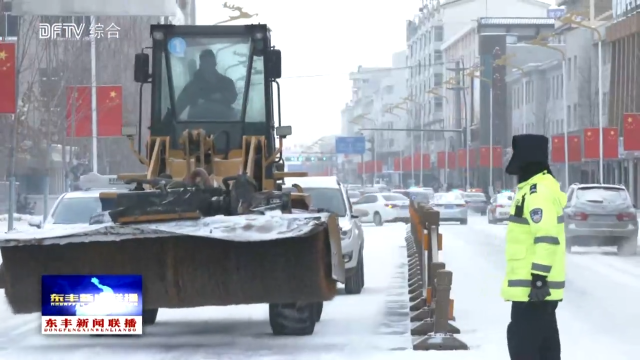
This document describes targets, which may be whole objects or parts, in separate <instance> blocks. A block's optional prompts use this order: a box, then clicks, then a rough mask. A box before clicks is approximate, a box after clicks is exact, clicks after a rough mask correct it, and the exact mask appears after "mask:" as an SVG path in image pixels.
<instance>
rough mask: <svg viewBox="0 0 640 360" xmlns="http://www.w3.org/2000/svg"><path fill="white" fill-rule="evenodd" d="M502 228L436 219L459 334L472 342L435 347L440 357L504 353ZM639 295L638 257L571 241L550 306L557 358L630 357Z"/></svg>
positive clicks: (498, 358)
mask: <svg viewBox="0 0 640 360" xmlns="http://www.w3.org/2000/svg"><path fill="white" fill-rule="evenodd" d="M506 228H507V226H506V225H489V224H487V220H486V218H485V217H479V216H473V217H470V218H469V224H468V225H467V226H462V225H447V224H445V225H443V226H441V232H442V233H443V237H444V239H443V252H442V253H443V258H444V261H445V263H446V264H447V268H448V269H450V270H452V271H453V297H454V299H455V315H456V318H457V320H458V322H457V325H458V326H459V327H460V328H461V330H462V334H461V335H460V338H461V339H462V340H464V341H465V342H467V344H468V345H469V346H470V347H471V348H472V351H470V352H469V353H468V354H465V355H466V356H462V354H449V355H448V356H447V355H445V354H443V353H440V354H439V355H441V356H442V359H456V360H458V359H490V360H508V359H509V356H508V354H507V352H506V326H507V324H508V322H509V315H510V304H509V303H506V302H503V301H502V299H501V298H500V286H501V284H502V279H503V276H504V271H505V261H504V239H505V233H506ZM639 299H640V257H630V258H623V257H618V256H617V255H616V254H615V249H606V248H599V249H591V250H585V249H580V248H578V249H575V248H574V253H573V254H567V288H566V290H565V301H563V302H562V303H561V304H560V307H559V310H558V317H559V319H558V321H559V326H560V333H561V340H562V358H563V359H564V360H582V359H615V360H627V359H629V360H631V359H638V354H640V341H639V340H640V306H639V304H640V300H639ZM437 359H440V357H438V358H437Z"/></svg>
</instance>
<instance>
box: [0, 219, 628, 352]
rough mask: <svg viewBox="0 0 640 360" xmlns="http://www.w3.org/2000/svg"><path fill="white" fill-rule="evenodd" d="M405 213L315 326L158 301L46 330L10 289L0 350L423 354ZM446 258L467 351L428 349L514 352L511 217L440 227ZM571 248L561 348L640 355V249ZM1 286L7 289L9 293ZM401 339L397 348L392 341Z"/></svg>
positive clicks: (370, 236)
mask: <svg viewBox="0 0 640 360" xmlns="http://www.w3.org/2000/svg"><path fill="white" fill-rule="evenodd" d="M404 229H405V228H404V225H402V224H387V225H385V226H383V227H373V226H368V225H365V234H366V245H365V276H366V286H365V289H364V291H363V293H362V294H360V295H355V296H347V295H339V296H338V297H337V298H336V299H334V300H333V301H331V302H327V303H325V310H324V314H323V318H322V321H321V322H320V323H319V324H318V325H317V327H316V332H315V334H314V335H313V336H310V337H274V336H272V335H271V332H270V329H269V324H268V315H267V307H266V306H264V305H254V306H237V307H219V308H216V307H208V308H198V309H185V310H165V309H163V310H160V313H159V315H158V323H157V324H156V325H154V326H151V327H149V328H148V331H147V332H146V335H145V336H143V337H141V338H122V337H108V338H107V337H70V336H66V337H65V336H62V337H60V336H47V337H45V336H42V335H40V334H39V329H38V326H39V317H38V316H37V315H21V316H14V315H12V314H11V312H10V310H9V309H8V308H7V306H6V303H5V302H4V300H0V359H2V360H14V359H15V360H31V359H34V360H35V359H37V360H40V359H43V358H47V359H51V360H56V359H60V360H62V359H64V360H75V359H83V360H84V359H86V358H88V357H91V358H94V359H111V358H116V357H121V358H126V359H127V360H129V359H131V360H136V359H146V360H148V359H154V360H155V359H171V360H173V359H185V360H187V359H228V360H235V359H252V358H258V359H264V360H274V359H296V360H297V359H349V360H353V359H363V360H364V359H365V358H366V359H367V360H369V359H383V358H384V359H386V358H389V357H391V356H393V357H394V358H396V359H399V360H413V359H416V360H417V359H424V358H425V356H427V355H426V354H424V353H420V352H413V351H401V350H405V349H407V348H410V347H411V339H410V337H409V335H408V329H409V324H408V322H407V321H408V320H407V319H408V312H407V307H408V303H407V295H406V294H407V292H406V280H405V279H406V256H405V249H404V240H403V237H404V233H405V230H404ZM441 231H442V233H443V235H444V251H443V252H442V259H443V260H444V261H445V262H446V264H447V268H449V269H450V270H452V271H453V273H454V283H453V294H452V295H453V298H454V299H455V315H456V318H457V320H458V321H457V323H456V325H457V326H459V327H460V328H461V330H462V334H461V335H459V337H460V338H461V339H462V340H464V341H465V342H467V343H468V344H469V345H470V347H471V351H468V352H457V353H452V352H437V353H435V352H430V353H429V355H428V357H429V359H430V360H442V359H447V360H449V359H450V360H508V359H509V357H508V354H507V348H506V338H505V332H506V326H507V324H508V322H509V304H508V303H506V302H504V301H502V299H501V298H500V285H501V282H502V278H503V276H504V267H505V264H504V245H503V244H504V237H505V232H506V226H505V225H489V224H487V222H486V218H484V217H479V216H471V217H470V218H469V224H468V225H466V226H464V225H449V224H444V225H443V226H442V227H441ZM574 251H575V253H573V254H569V255H567V289H566V291H565V301H564V302H563V303H562V304H561V305H560V308H559V312H558V316H559V324H560V330H561V336H562V345H563V357H562V358H563V359H564V360H583V359H611V360H627V359H629V360H631V359H637V358H638V355H637V354H639V353H640V341H639V339H640V326H639V325H638V324H637V322H639V321H640V306H638V303H639V302H640V300H639V299H640V257H630V258H621V257H618V256H617V255H616V254H615V251H614V249H591V250H583V249H577V250H574ZM2 295H3V294H0V296H2ZM393 350H398V351H393Z"/></svg>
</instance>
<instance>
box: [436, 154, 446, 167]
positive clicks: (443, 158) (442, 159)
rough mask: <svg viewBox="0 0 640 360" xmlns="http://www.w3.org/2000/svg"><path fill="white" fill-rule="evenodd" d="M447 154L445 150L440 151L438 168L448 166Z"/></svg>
mask: <svg viewBox="0 0 640 360" xmlns="http://www.w3.org/2000/svg"><path fill="white" fill-rule="evenodd" d="M446 164H447V155H446V153H445V152H444V151H439V152H438V169H444V168H446V167H447V165H446Z"/></svg>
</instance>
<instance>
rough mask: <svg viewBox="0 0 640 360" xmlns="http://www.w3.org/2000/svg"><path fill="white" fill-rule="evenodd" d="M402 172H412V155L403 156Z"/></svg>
mask: <svg viewBox="0 0 640 360" xmlns="http://www.w3.org/2000/svg"><path fill="white" fill-rule="evenodd" d="M402 172H411V156H405V157H403V158H402Z"/></svg>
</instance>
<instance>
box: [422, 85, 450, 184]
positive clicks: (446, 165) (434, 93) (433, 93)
mask: <svg viewBox="0 0 640 360" xmlns="http://www.w3.org/2000/svg"><path fill="white" fill-rule="evenodd" d="M447 82H449V80H448V81H447ZM447 82H445V83H443V85H444V84H446V83H447ZM426 93H427V94H429V95H431V96H433V97H437V98H442V99H444V101H445V103H446V104H447V106H449V98H448V97H447V96H446V95H442V94H440V93H439V92H437V91H436V90H435V88H434V89H430V90H428V91H427V92H426ZM448 178H449V148H448V147H447V137H446V136H445V138H444V183H445V185H446V184H447V180H448Z"/></svg>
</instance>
